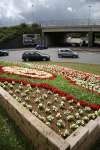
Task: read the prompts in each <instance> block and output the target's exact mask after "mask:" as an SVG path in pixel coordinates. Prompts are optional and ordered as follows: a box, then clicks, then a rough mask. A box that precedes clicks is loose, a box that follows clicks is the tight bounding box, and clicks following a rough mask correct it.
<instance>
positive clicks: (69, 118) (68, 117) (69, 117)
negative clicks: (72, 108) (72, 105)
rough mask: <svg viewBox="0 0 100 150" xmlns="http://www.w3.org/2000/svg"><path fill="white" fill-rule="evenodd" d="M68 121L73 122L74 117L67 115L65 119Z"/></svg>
mask: <svg viewBox="0 0 100 150" xmlns="http://www.w3.org/2000/svg"><path fill="white" fill-rule="evenodd" d="M66 119H67V120H68V121H73V120H74V116H73V115H69V116H67V118H66Z"/></svg>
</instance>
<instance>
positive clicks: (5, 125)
mask: <svg viewBox="0 0 100 150" xmlns="http://www.w3.org/2000/svg"><path fill="white" fill-rule="evenodd" d="M0 150H33V149H32V145H31V144H29V143H28V142H27V139H26V138H25V137H24V136H23V134H22V132H21V131H20V130H19V128H18V127H17V126H16V125H15V123H14V122H13V121H12V120H10V119H9V117H8V115H7V113H6V112H5V111H4V109H3V108H2V107H1V106H0Z"/></svg>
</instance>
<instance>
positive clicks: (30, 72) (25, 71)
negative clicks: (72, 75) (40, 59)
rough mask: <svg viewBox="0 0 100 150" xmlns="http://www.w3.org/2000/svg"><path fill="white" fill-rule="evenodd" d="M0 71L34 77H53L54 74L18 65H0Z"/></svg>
mask: <svg viewBox="0 0 100 150" xmlns="http://www.w3.org/2000/svg"><path fill="white" fill-rule="evenodd" d="M0 73H8V74H16V75H21V76H25V77H31V78H35V79H54V78H55V75H54V74H51V73H49V72H45V71H40V70H37V69H29V68H24V67H18V66H6V67H3V66H0Z"/></svg>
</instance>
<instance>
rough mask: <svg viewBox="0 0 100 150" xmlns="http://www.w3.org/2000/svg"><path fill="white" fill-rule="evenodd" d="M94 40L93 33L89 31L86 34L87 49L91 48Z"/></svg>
mask: <svg viewBox="0 0 100 150" xmlns="http://www.w3.org/2000/svg"><path fill="white" fill-rule="evenodd" d="M94 39H95V36H94V33H93V32H92V31H89V32H88V47H92V46H93V44H94Z"/></svg>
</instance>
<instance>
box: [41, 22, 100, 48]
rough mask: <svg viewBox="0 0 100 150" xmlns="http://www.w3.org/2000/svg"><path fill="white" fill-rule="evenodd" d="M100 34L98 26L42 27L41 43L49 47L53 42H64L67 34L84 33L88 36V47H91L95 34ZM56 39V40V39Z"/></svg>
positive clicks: (99, 26)
mask: <svg viewBox="0 0 100 150" xmlns="http://www.w3.org/2000/svg"><path fill="white" fill-rule="evenodd" d="M98 32H100V25H79V26H50V25H49V26H44V27H42V36H43V39H44V40H43V42H45V43H46V44H48V45H50V43H52V42H54V40H57V39H58V42H61V41H62V40H64V37H65V36H66V34H68V33H76V34H77V33H86V34H87V35H88V46H89V47H92V46H93V43H94V39H95V33H98ZM56 38H57V39H56Z"/></svg>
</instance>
